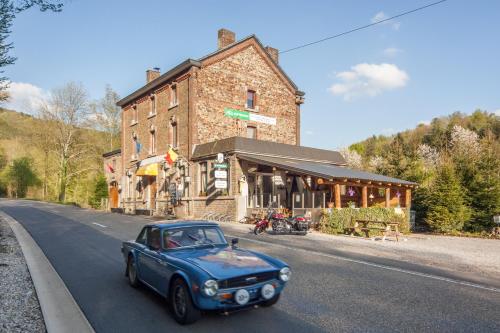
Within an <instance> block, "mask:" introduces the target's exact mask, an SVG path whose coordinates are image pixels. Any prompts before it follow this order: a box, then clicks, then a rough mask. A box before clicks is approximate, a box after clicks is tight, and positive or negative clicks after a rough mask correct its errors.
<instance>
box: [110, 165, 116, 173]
mask: <svg viewBox="0 0 500 333" xmlns="http://www.w3.org/2000/svg"><path fill="white" fill-rule="evenodd" d="M108 170H109V172H111V173H115V169H113V167H112V166H111V165H110V164H108Z"/></svg>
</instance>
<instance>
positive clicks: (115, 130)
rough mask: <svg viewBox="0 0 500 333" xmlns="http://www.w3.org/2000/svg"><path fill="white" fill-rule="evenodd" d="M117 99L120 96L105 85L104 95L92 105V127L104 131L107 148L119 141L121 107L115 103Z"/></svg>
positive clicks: (115, 145)
mask: <svg viewBox="0 0 500 333" xmlns="http://www.w3.org/2000/svg"><path fill="white" fill-rule="evenodd" d="M119 100H120V96H118V94H117V93H116V92H115V91H114V90H113V89H112V88H111V86H110V85H107V86H106V92H105V95H104V97H103V98H102V99H101V100H99V101H98V102H97V103H94V104H93V105H92V115H93V116H92V118H93V120H94V121H95V122H94V123H93V124H92V125H93V126H92V127H94V128H96V129H98V130H100V131H103V132H105V133H106V135H107V136H108V140H109V150H113V149H114V148H116V147H117V146H119V143H120V127H121V126H120V124H121V108H120V107H119V106H117V105H116V103H117V102H118V101H119Z"/></svg>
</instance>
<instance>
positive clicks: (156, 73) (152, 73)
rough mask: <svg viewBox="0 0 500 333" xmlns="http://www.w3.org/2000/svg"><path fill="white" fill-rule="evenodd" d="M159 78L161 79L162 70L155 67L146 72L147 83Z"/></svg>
mask: <svg viewBox="0 0 500 333" xmlns="http://www.w3.org/2000/svg"><path fill="white" fill-rule="evenodd" d="M158 77H160V68H158V67H155V68H153V69H148V70H147V71H146V83H149V82H151V81H153V80H154V79H156V78H158Z"/></svg>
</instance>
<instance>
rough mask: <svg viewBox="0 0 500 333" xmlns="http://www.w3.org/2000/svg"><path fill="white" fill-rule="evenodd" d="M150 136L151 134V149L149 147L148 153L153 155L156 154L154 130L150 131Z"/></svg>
mask: <svg viewBox="0 0 500 333" xmlns="http://www.w3.org/2000/svg"><path fill="white" fill-rule="evenodd" d="M150 136H151V138H150V145H151V149H150V152H149V153H150V154H151V155H154V154H156V131H151V134H150Z"/></svg>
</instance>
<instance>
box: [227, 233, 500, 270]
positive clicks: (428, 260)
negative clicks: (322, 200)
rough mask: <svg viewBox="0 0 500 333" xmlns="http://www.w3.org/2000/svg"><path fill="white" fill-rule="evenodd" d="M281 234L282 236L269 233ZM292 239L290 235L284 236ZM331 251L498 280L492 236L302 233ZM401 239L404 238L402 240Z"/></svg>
mask: <svg viewBox="0 0 500 333" xmlns="http://www.w3.org/2000/svg"><path fill="white" fill-rule="evenodd" d="M220 225H221V226H223V227H224V228H231V229H233V230H238V231H240V232H245V231H247V232H250V231H251V230H252V225H249V224H238V223H220ZM273 237H282V236H273ZM285 237H289V238H291V239H293V237H301V238H302V237H303V236H291V235H286V236H285ZM305 237H306V238H308V239H311V240H314V241H318V242H321V243H322V244H323V245H325V243H328V246H330V247H332V248H334V249H335V250H339V251H343V252H350V253H355V254H361V255H366V256H373V257H384V258H387V259H394V260H398V261H405V262H411V263H418V264H422V265H426V266H433V267H438V268H440V269H444V270H449V271H453V272H458V273H474V274H479V275H482V276H484V277H488V278H493V279H497V280H498V279H500V255H499V253H500V241H499V240H495V239H482V238H467V237H450V236H438V235H423V234H410V235H405V236H404V237H401V238H400V241H399V242H396V240H395V239H394V238H388V240H386V241H384V242H383V241H381V240H375V241H373V240H371V239H366V238H362V237H350V236H344V235H328V234H323V233H319V232H316V231H313V232H310V233H308V234H307V236H305ZM403 239H406V241H405V240H403Z"/></svg>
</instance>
